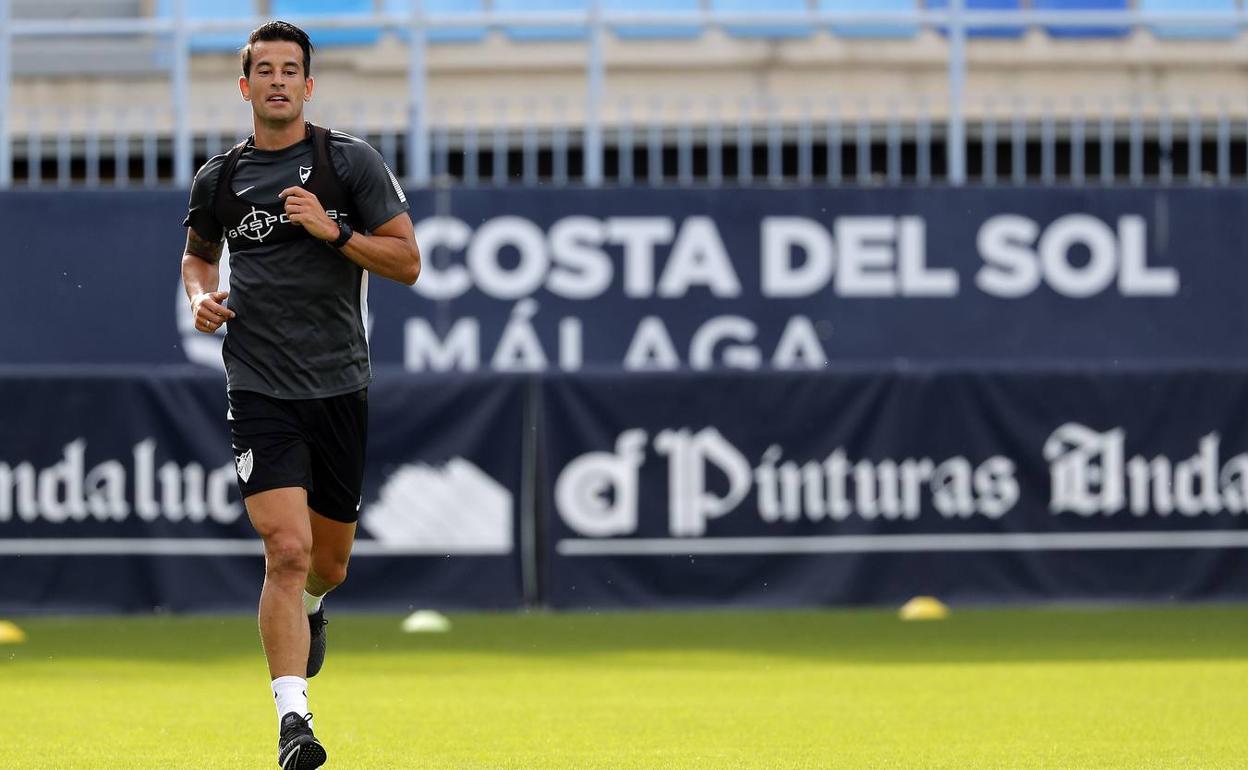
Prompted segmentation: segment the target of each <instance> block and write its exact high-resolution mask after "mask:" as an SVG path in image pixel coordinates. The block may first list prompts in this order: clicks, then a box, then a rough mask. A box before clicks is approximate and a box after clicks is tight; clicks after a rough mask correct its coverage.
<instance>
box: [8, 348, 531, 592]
mask: <svg viewBox="0 0 1248 770" xmlns="http://www.w3.org/2000/svg"><path fill="white" fill-rule="evenodd" d="M524 398H525V387H524V384H523V383H522V382H519V381H516V380H514V379H509V378H502V377H493V378H490V379H488V380H487V379H485V378H483V377H478V378H472V377H464V376H460V377H455V378H448V377H436V376H428V377H423V378H420V379H414V378H411V377H409V376H404V375H399V376H387V375H384V374H383V375H381V376H379V377H378V378H377V380H376V381H375V382H374V384H373V385H372V386H371V388H370V393H369V412H370V420H369V433H370V436H369V444H368V461H367V466H366V471H365V483H364V498H363V500H362V501H361V509H360V523H359V530H358V539H357V542H356V548H355V550H354V553H353V558H352V561H351V566H350V569H349V578H348V580H347V582H346V583H345V584H344V585H343V586H342V587H341V588H340V589H339V590H338V591H336V592H335V594H334V602H335V604H338V605H339V606H347V607H385V608H406V607H408V606H416V607H421V606H453V607H457V606H471V607H515V606H519V605H520V604H521V602H522V599H523V597H522V588H521V582H520V581H521V569H520V555H519V552H518V549H517V546H516V542H517V531H518V527H517V521H518V517H519V503H520V495H519V491H520V488H521V484H520V477H521V465H522V462H524V460H523V458H522V457H521V452H520V451H519V448H520V447H521V446H522V441H521V436H522V420H523V419H524V414H525V412H524ZM225 415H226V399H225V388H224V381H223V380H222V378H221V377H220V376H217V375H213V374H210V373H203V372H199V371H195V370H191V369H190V368H189V367H183V371H181V372H180V373H168V372H165V373H161V374H156V375H151V376H142V375H137V374H127V373H115V374H109V373H95V374H78V375H74V374H53V373H44V374H33V373H27V374H22V373H6V375H5V376H3V377H0V425H3V426H4V430H3V431H0V611H39V612H52V611H75V610H93V611H101V610H112V611H126V610H150V609H152V608H162V609H169V610H194V611H209V610H239V609H249V608H251V607H254V605H255V603H256V601H257V599H258V597H259V590H260V584H261V581H262V579H263V575H264V560H263V557H262V551H261V546H260V540H259V538H258V537H257V535H256V534H255V532H254V530H253V529H252V527H251V524H250V522H249V521H248V519H247V514H246V511H245V509H244V506H243V504H242V502H241V501H240V500H239V494H238V488H237V479H236V476H235V474H236V472H237V469H236V468H235V460H234V457H233V453H232V452H231V449H230V437H229V432H228V429H227V424H226V419H225Z"/></svg>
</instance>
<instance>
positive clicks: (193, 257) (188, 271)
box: [182, 227, 234, 334]
mask: <svg viewBox="0 0 1248 770" xmlns="http://www.w3.org/2000/svg"><path fill="white" fill-rule="evenodd" d="M220 261H221V243H220V242H218V243H213V242H212V241H209V240H205V239H204V238H201V237H199V234H198V233H196V232H195V228H194V227H188V228H186V248H185V249H183V252H182V285H183V286H184V287H186V296H187V298H188V299H190V301H191V314H192V315H193V316H195V330H196V331H201V332H204V333H205V334H212V333H213V332H215V331H216V330H217V329H218V328H220V326H221V324H223V323H225V322H226V321H228V320H229V319H231V318H233V317H234V311H233V310H230V309H228V308H227V307H225V306H224V305H222V304H221V303H222V302H224V301H225V298H226V297H228V296H229V295H230V293H229V292H228V291H217V285H218V283H220V281H221V271H220V269H219V268H218V266H217V263H218V262H220Z"/></svg>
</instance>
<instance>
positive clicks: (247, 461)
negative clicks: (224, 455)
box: [234, 449, 255, 482]
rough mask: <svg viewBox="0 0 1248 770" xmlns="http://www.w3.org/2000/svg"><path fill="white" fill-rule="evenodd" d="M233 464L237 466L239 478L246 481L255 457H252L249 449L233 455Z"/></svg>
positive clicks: (249, 476) (249, 475)
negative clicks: (235, 455)
mask: <svg viewBox="0 0 1248 770" xmlns="http://www.w3.org/2000/svg"><path fill="white" fill-rule="evenodd" d="M234 464H235V465H236V466H238V477H239V478H240V479H242V480H243V481H244V482H246V481H247V480H249V479H250V478H251V470H252V468H253V467H254V466H255V458H253V457H252V454H251V450H250V449H248V450H247V451H246V452H243V453H242V454H241V455H239V456H238V457H235V458H234Z"/></svg>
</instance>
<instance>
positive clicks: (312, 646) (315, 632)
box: [305, 602, 329, 679]
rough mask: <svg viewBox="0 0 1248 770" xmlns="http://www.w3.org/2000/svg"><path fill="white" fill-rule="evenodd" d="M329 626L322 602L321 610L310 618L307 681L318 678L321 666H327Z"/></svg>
mask: <svg viewBox="0 0 1248 770" xmlns="http://www.w3.org/2000/svg"><path fill="white" fill-rule="evenodd" d="M327 625H329V621H328V620H326V619H325V602H321V608H320V609H319V610H317V611H316V612H314V613H312V614H311V615H309V616H308V631H309V632H310V635H309V636H310V638H309V643H308V675H307V677H305V678H307V679H311V678H312V677H314V676H316V675H317V673H318V672H319V671H320V670H321V666H323V665H325V626H327Z"/></svg>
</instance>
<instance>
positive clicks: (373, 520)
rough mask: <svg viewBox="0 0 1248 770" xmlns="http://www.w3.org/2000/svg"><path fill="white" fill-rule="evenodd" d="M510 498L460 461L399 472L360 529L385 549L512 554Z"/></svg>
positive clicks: (410, 467)
mask: <svg viewBox="0 0 1248 770" xmlns="http://www.w3.org/2000/svg"><path fill="white" fill-rule="evenodd" d="M512 512H513V501H512V496H511V492H510V491H508V490H507V488H506V487H504V486H503V485H502V484H499V483H498V482H497V481H495V480H494V479H492V478H490V477H489V476H488V475H487V474H486V473H485V472H483V471H482V470H481V469H480V468H478V467H476V466H475V465H473V464H472V463H470V462H468V461H467V460H464V459H462V458H459V457H456V458H454V459H452V460H450V461H449V462H447V463H446V465H444V466H442V467H433V466H430V465H426V464H424V463H419V464H413V465H404V466H402V467H400V468H399V469H398V470H397V471H395V473H394V474H393V475H391V476H390V478H389V479H387V480H386V483H385V484H383V485H382V487H381V495H380V497H378V499H377V500H375V501H374V502H372V503H369V504H368V505H366V506H364V510H363V512H362V514H361V515H360V524H361V525H362V526H363V527H364V529H366V530H368V533H369V534H370V535H372V536H373V537H375V538H377V539H378V540H380V541H381V542H382V543H384V544H386V545H405V546H420V547H421V549H422V550H428V551H436V552H442V553H448V554H452V553H458V554H507V553H511V549H512V531H511V530H512Z"/></svg>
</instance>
